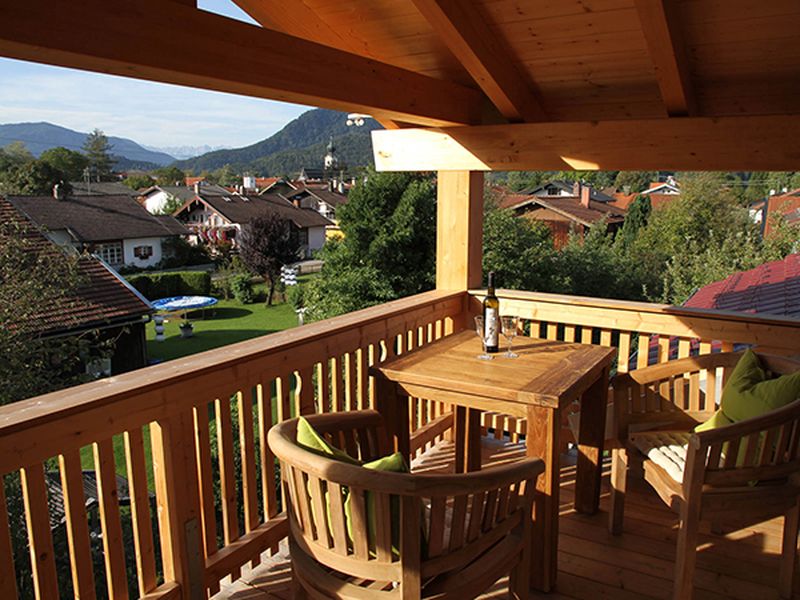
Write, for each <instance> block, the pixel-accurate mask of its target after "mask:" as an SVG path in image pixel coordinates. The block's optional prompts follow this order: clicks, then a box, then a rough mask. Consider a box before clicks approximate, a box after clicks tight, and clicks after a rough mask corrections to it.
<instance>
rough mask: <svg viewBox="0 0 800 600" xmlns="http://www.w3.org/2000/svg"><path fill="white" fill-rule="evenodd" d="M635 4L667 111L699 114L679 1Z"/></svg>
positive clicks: (653, 0)
mask: <svg viewBox="0 0 800 600" xmlns="http://www.w3.org/2000/svg"><path fill="white" fill-rule="evenodd" d="M635 3H636V10H637V11H638V13H639V21H640V22H641V24H642V32H643V33H644V37H645V40H647V47H648V49H649V52H650V58H651V60H652V61H653V66H654V67H655V70H656V79H657V80H658V87H659V89H660V90H661V97H662V99H663V101H664V106H665V107H666V109H667V114H668V115H669V116H671V117H683V116H687V115H688V116H697V101H696V99H695V94H694V87H693V86H692V79H691V74H690V72H689V59H688V55H687V53H686V44H685V43H684V41H683V34H682V32H681V26H680V18H679V14H678V3H677V2H676V1H675V0H635Z"/></svg>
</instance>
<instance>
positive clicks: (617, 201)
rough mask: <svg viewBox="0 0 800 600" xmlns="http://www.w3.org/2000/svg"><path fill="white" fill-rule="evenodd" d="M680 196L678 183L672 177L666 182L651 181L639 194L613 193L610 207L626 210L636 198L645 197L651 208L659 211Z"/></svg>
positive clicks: (623, 191)
mask: <svg viewBox="0 0 800 600" xmlns="http://www.w3.org/2000/svg"><path fill="white" fill-rule="evenodd" d="M680 195H681V189H680V187H679V186H678V182H677V181H675V179H674V178H673V177H669V178H667V181H653V182H652V183H650V185H649V186H648V187H647V189H646V190H643V191H641V192H633V193H631V192H630V191H625V190H622V191H615V192H613V193H612V194H611V196H613V198H612V200H611V205H612V206H616V207H617V208H622V209H624V210H628V208H630V205H631V204H632V203H633V201H634V200H636V198H638V197H639V196H646V197H647V198H648V199H649V200H650V206H651V208H652V209H653V210H659V209H661V208H663V207H665V206H667V205H668V204H669V203H670V202H672V201H674V200H676V199H677V198H680Z"/></svg>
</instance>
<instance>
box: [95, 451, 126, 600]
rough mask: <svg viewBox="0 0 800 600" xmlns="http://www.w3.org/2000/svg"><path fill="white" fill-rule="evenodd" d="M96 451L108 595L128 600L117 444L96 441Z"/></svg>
mask: <svg viewBox="0 0 800 600" xmlns="http://www.w3.org/2000/svg"><path fill="white" fill-rule="evenodd" d="M93 450H94V471H95V476H96V477H97V500H98V501H99V504H100V526H101V527H102V529H103V558H104V559H105V563H106V581H107V582H108V595H109V597H110V598H112V599H113V600H117V599H118V598H119V599H120V600H127V598H128V576H127V573H126V571H125V548H124V546H123V545H122V524H121V523H120V520H119V519H120V517H119V495H118V491H117V472H116V467H115V464H114V442H113V440H112V439H111V438H107V439H105V440H101V441H99V442H95V443H94V445H93Z"/></svg>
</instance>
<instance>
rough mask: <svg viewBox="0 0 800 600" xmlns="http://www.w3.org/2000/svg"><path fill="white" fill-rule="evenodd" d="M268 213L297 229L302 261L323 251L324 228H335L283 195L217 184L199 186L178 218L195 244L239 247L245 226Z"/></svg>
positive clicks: (329, 222) (316, 214) (176, 214)
mask: <svg viewBox="0 0 800 600" xmlns="http://www.w3.org/2000/svg"><path fill="white" fill-rule="evenodd" d="M269 213H277V214H278V215H280V216H281V217H282V218H284V219H286V220H288V221H290V222H291V223H292V225H293V226H294V227H296V228H297V230H298V233H299V236H300V244H301V251H300V254H301V256H300V257H301V258H310V257H311V255H312V253H313V252H315V251H316V250H319V249H320V248H322V246H323V245H324V244H325V229H326V227H329V226H330V225H332V222H331V221H330V220H328V219H326V218H325V217H323V216H322V215H321V214H320V213H319V212H317V210H314V209H311V208H301V207H299V206H296V205H295V204H293V203H292V202H290V201H289V200H287V199H286V198H284V197H283V196H282V195H280V194H277V193H269V192H268V193H264V194H261V195H253V196H248V195H244V194H242V193H239V192H231V191H230V190H228V189H227V188H224V187H222V186H217V185H205V186H202V187H199V188H198V189H197V193H195V194H194V195H193V197H192V198H190V199H189V200H187V201H186V202H185V203H184V205H183V206H182V207H181V208H180V209H179V210H178V211H177V212H176V213H175V217H176V218H177V219H178V220H179V221H181V222H182V223H185V224H186V226H187V227H188V228H189V229H191V231H192V232H193V238H194V241H195V242H200V241H204V242H209V243H212V244H213V243H218V242H230V243H232V244H233V245H236V240H237V237H238V236H239V233H240V232H241V231H242V228H243V227H246V226H247V225H248V224H249V223H250V222H251V221H252V220H253V219H254V218H256V217H258V216H260V215H264V214H269Z"/></svg>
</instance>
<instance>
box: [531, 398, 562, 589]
mask: <svg viewBox="0 0 800 600" xmlns="http://www.w3.org/2000/svg"><path fill="white" fill-rule="evenodd" d="M560 430H561V423H560V421H559V418H558V411H556V410H553V409H552V408H548V407H544V406H531V407H529V408H528V428H527V432H526V433H527V435H526V446H527V455H528V456H529V457H537V458H542V459H543V460H544V465H545V467H544V473H542V474H541V475H540V476H539V478H538V479H537V480H536V494H535V496H534V501H533V533H532V537H533V539H532V541H531V587H532V588H535V589H537V590H540V591H542V592H549V591H550V590H551V589H553V587H554V586H555V582H556V574H557V572H558V506H559V503H558V496H559V478H560V475H561V471H560V465H559V453H558V447H559V446H558V434H559V431H560Z"/></svg>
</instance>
